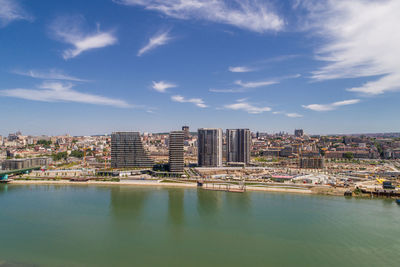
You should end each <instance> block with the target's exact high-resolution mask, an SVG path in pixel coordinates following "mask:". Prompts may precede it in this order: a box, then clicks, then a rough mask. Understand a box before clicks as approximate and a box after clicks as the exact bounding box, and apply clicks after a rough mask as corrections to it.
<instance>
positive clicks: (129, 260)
mask: <svg viewBox="0 0 400 267" xmlns="http://www.w3.org/2000/svg"><path fill="white" fill-rule="evenodd" d="M243 265H248V266H400V206H398V205H397V204H396V203H395V202H394V201H391V200H377V199H374V200H369V199H354V198H353V199H351V198H350V199H346V198H344V197H324V196H307V195H294V194H277V193H264V192H247V193H245V194H236V193H225V192H212V191H201V190H199V191H198V190H197V189H180V188H179V189H177V188H171V189H169V188H148V187H130V186H84V185H79V186H43V185H27V186H24V185H0V266H243Z"/></svg>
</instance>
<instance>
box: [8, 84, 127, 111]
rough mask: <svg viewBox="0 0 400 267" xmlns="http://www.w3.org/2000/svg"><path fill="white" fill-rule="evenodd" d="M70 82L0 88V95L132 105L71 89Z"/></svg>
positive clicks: (49, 100) (48, 100)
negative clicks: (30, 86) (35, 86)
mask: <svg viewBox="0 0 400 267" xmlns="http://www.w3.org/2000/svg"><path fill="white" fill-rule="evenodd" d="M73 87H74V85H73V84H71V83H62V82H48V81H46V82H43V83H42V84H41V85H40V86H39V87H38V88H36V89H23V88H15V89H5V90H0V96H7V97H14V98H21V99H26V100H33V101H42V102H75V103H85V104H94V105H105V106H113V107H117V108H130V107H134V106H132V105H130V104H129V103H127V102H126V101H124V100H120V99H115V98H109V97H105V96H100V95H95V94H89V93H82V92H79V91H76V90H74V89H73Z"/></svg>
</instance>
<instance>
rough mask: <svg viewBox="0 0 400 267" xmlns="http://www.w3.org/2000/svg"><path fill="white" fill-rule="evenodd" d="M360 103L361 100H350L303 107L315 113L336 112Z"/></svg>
mask: <svg viewBox="0 0 400 267" xmlns="http://www.w3.org/2000/svg"><path fill="white" fill-rule="evenodd" d="M359 102H360V99H349V100H343V101H338V102H334V103H331V104H311V105H302V107H303V108H306V109H310V110H314V111H330V110H334V109H336V108H338V107H341V106H347V105H353V104H357V103H359Z"/></svg>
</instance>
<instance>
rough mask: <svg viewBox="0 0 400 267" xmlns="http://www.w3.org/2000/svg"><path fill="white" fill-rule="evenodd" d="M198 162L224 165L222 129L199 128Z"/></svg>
mask: <svg viewBox="0 0 400 267" xmlns="http://www.w3.org/2000/svg"><path fill="white" fill-rule="evenodd" d="M197 145H198V164H199V166H201V167H222V129H208V128H201V129H198V139H197Z"/></svg>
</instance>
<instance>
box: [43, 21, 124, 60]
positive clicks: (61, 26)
mask: <svg viewBox="0 0 400 267" xmlns="http://www.w3.org/2000/svg"><path fill="white" fill-rule="evenodd" d="M83 26H84V19H83V17H81V16H72V17H59V18H58V19H56V20H55V21H54V22H53V24H52V25H51V27H50V29H51V33H52V35H53V36H54V37H55V38H56V39H57V40H59V41H61V42H64V43H67V44H70V45H72V46H73V48H69V49H67V50H64V52H63V54H62V56H63V58H64V59H65V60H67V59H71V58H74V57H77V56H79V55H80V54H81V53H83V52H85V51H89V50H92V49H98V48H103V47H107V46H110V45H114V44H116V43H117V38H116V37H115V35H114V33H113V32H112V31H108V32H103V31H101V30H100V29H99V28H100V27H99V25H97V30H96V31H95V32H86V31H84V29H83Z"/></svg>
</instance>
